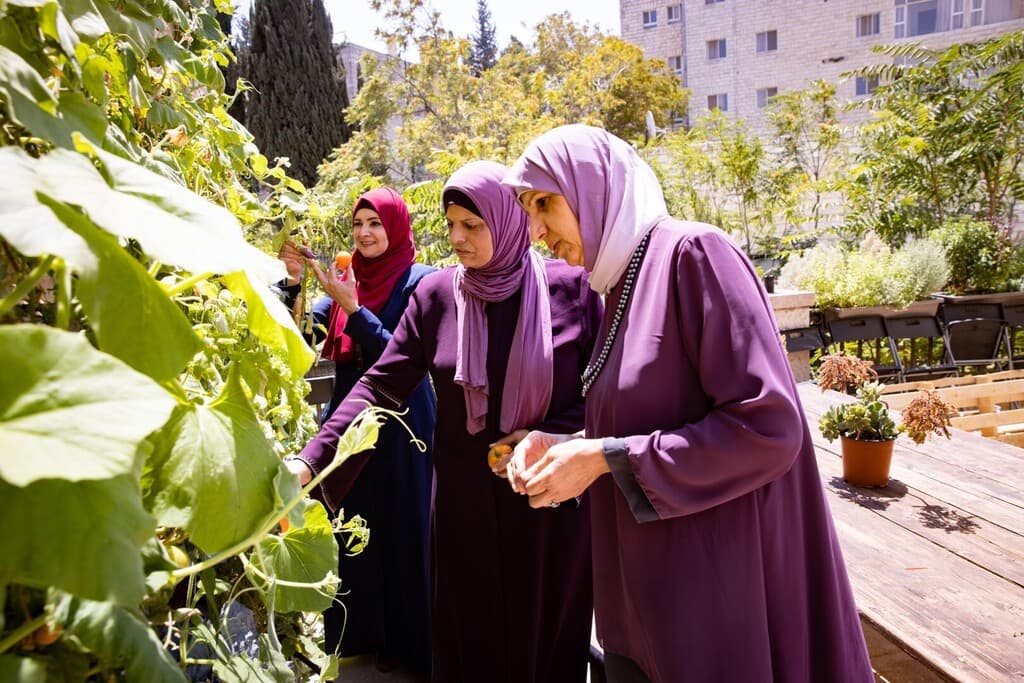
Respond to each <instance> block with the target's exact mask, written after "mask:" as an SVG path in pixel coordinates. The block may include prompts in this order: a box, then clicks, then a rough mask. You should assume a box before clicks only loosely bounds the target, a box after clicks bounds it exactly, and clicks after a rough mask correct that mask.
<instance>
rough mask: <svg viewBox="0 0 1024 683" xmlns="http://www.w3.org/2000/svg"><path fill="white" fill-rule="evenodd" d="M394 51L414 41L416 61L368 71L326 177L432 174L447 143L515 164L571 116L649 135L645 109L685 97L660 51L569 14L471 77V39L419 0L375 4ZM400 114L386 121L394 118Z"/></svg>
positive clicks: (459, 151) (458, 151)
mask: <svg viewBox="0 0 1024 683" xmlns="http://www.w3.org/2000/svg"><path fill="white" fill-rule="evenodd" d="M375 4H376V6H377V7H378V8H379V9H384V10H385V16H386V19H387V20H388V22H389V24H390V27H389V28H388V29H387V30H386V31H382V35H383V36H384V38H385V39H386V40H387V41H388V42H389V44H390V45H391V47H392V49H394V50H395V52H396V53H398V54H401V53H402V52H403V51H404V50H405V49H407V48H408V47H409V46H412V45H415V47H416V48H417V50H418V52H419V61H418V62H417V63H411V64H407V63H403V62H401V61H399V60H397V59H393V60H390V61H385V62H382V63H381V64H379V65H377V66H376V67H375V68H373V69H368V70H367V72H368V75H367V79H366V81H365V85H364V88H363V90H361V91H360V94H359V96H357V98H356V100H355V102H353V104H352V107H351V108H350V110H349V121H350V123H352V124H353V125H354V126H356V127H357V128H358V132H357V133H356V134H355V135H354V136H353V138H352V139H351V140H350V142H349V143H347V144H346V145H343V146H342V147H341V148H339V149H338V150H336V151H335V153H334V155H333V157H332V161H331V162H330V163H329V164H326V165H325V166H324V167H322V168H321V173H322V175H323V177H324V180H325V182H326V183H327V186H328V187H329V186H330V185H331V183H335V182H340V181H342V180H343V179H344V178H347V177H349V176H351V175H354V174H357V173H358V172H360V171H371V170H373V167H371V164H372V165H373V166H375V167H376V168H380V167H385V168H386V169H387V174H386V175H387V179H388V181H389V182H393V183H397V184H405V183H409V182H416V181H419V180H422V179H424V178H425V177H426V175H427V172H428V171H434V170H436V169H434V168H432V164H433V163H434V160H435V158H436V157H437V151H438V150H446V151H447V152H449V153H450V154H452V155H454V157H455V158H456V159H464V160H468V159H475V158H492V159H494V160H496V161H501V162H510V161H511V160H513V159H515V157H516V156H518V154H519V153H520V152H521V151H522V149H523V148H524V147H525V145H526V144H527V143H528V142H529V141H530V140H531V139H533V138H534V137H535V136H536V135H537V134H539V133H541V132H543V131H545V130H547V129H549V128H551V127H553V126H556V125H559V124H562V123H570V122H585V123H591V124H595V125H600V126H605V127H606V128H608V129H609V130H610V131H611V132H613V133H616V134H617V135H620V136H622V137H625V138H634V137H638V136H639V135H641V134H642V131H643V126H644V112H645V111H646V110H648V109H650V110H653V111H658V112H667V111H668V110H671V109H677V110H678V109H680V108H682V104H683V102H684V101H685V95H684V92H683V91H682V89H681V88H680V86H679V81H678V78H677V77H676V76H675V75H674V74H672V73H671V72H669V70H668V68H667V66H666V65H665V64H664V62H662V61H658V60H645V59H643V57H642V55H641V53H640V51H639V49H638V48H635V47H634V46H630V45H628V44H626V43H623V42H622V41H621V40H619V39H618V38H615V37H613V36H606V35H603V34H601V33H599V32H597V31H596V30H595V29H593V28H592V27H590V26H589V25H586V24H584V25H577V24H575V23H573V22H572V21H571V19H570V18H569V15H568V14H564V13H563V14H558V15H552V16H550V17H548V18H547V19H546V20H545V21H544V22H542V23H541V24H540V25H538V26H537V40H536V44H535V45H534V46H533V47H531V48H526V47H523V48H522V49H519V48H517V49H510V50H507V51H506V52H505V53H504V54H503V55H502V56H501V58H500V59H499V60H498V62H497V63H496V64H495V66H494V67H493V68H491V69H488V70H486V71H484V72H482V73H481V74H480V76H479V77H474V75H473V70H472V68H471V66H470V62H469V54H470V44H469V42H468V41H466V40H461V39H457V38H453V37H452V36H451V35H450V33H449V32H448V31H447V30H446V29H445V28H444V26H443V25H442V24H441V22H440V18H439V16H438V15H437V13H430V12H426V11H424V10H423V7H422V3H421V2H420V1H419V0H392V1H391V2H390V3H387V4H385V3H384V2H382V1H378V2H377V3H375ZM392 120H395V121H398V123H397V130H395V131H391V130H389V121H392Z"/></svg>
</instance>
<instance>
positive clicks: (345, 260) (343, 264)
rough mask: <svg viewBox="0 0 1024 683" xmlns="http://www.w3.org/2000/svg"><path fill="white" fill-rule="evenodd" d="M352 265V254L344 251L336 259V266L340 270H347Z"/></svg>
mask: <svg viewBox="0 0 1024 683" xmlns="http://www.w3.org/2000/svg"><path fill="white" fill-rule="evenodd" d="M350 263H352V254H350V253H348V252H347V251H345V250H344V249H342V250H341V251H339V252H338V255H337V256H335V257H334V266H335V267H336V268H337V269H338V270H346V269H347V268H348V266H349V264H350Z"/></svg>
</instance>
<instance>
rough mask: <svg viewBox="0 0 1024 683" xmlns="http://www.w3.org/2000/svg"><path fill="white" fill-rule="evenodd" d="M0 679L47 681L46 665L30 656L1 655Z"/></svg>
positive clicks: (27, 681) (20, 681) (21, 681)
mask: <svg viewBox="0 0 1024 683" xmlns="http://www.w3.org/2000/svg"><path fill="white" fill-rule="evenodd" d="M0 681H18V683H46V666H45V665H44V664H43V663H42V662H41V661H39V660H38V659H30V658H28V657H10V656H6V655H5V656H3V657H0Z"/></svg>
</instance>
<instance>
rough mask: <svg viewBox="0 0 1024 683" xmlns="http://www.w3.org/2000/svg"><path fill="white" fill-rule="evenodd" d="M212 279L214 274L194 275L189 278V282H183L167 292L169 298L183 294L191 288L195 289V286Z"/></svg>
mask: <svg viewBox="0 0 1024 683" xmlns="http://www.w3.org/2000/svg"><path fill="white" fill-rule="evenodd" d="M211 277H213V273H200V274H199V275H193V276H192V277H190V278H188V279H187V280H182V281H181V282H179V283H178V284H176V285H174V286H173V287H171V288H170V289H168V290H167V296H169V297H173V296H177V295H178V294H181V293H182V292H184V291H185V290H186V289H189V288H190V287H194V286H195V285H197V284H199V283H200V282H202V281H203V280H209V279H210V278H211Z"/></svg>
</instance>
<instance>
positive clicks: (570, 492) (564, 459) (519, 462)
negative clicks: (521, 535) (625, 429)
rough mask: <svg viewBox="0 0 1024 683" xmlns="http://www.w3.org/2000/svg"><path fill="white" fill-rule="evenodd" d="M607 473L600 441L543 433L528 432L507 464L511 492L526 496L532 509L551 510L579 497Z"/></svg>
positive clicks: (606, 463)
mask: <svg viewBox="0 0 1024 683" xmlns="http://www.w3.org/2000/svg"><path fill="white" fill-rule="evenodd" d="M520 455H522V458H521V459H520V458H519V456H520ZM513 469H515V473H514V474H513V472H512V470H513ZM608 471H610V470H609V469H608V462H607V461H606V460H605V458H604V449H603V448H602V443H601V439H580V438H572V437H569V436H567V435H562V434H545V433H543V432H531V433H530V434H528V435H527V437H526V438H525V439H523V440H522V441H520V442H519V445H518V446H516V450H515V453H514V454H513V458H512V461H511V462H510V463H509V478H510V480H511V481H512V482H513V484H512V487H513V489H515V490H516V491H518V492H519V493H525V494H526V495H528V496H529V497H530V506H531V507H535V508H542V507H554V506H556V505H558V504H559V503H561V502H562V501H565V500H568V499H570V498H575V497H577V496H580V495H582V494H583V492H584V491H586V490H587V487H588V486H590V485H591V484H592V483H594V480H595V479H597V478H598V477H600V476H601V475H602V474H604V473H606V472H608Z"/></svg>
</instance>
